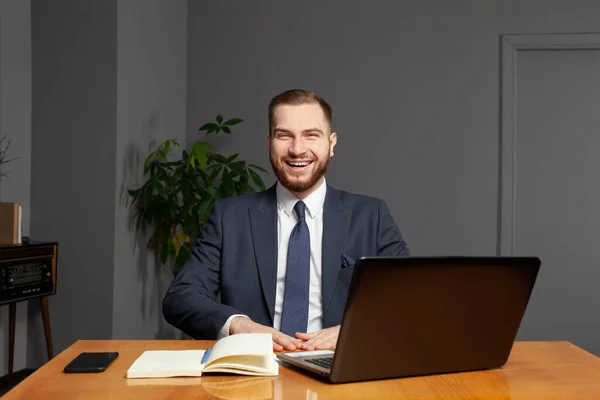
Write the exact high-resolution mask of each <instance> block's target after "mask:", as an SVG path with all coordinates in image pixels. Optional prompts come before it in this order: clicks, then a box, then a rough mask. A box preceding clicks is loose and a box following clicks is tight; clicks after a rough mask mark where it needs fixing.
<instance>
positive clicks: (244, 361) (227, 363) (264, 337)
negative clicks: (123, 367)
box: [126, 333, 279, 379]
mask: <svg viewBox="0 0 600 400" xmlns="http://www.w3.org/2000/svg"><path fill="white" fill-rule="evenodd" d="M213 372H215V373H229V374H238V375H253V376H277V375H278V374H279V364H278V363H277V359H276V358H275V353H274V352H273V338H272V336H271V334H270V333H242V334H237V335H231V336H227V337H224V338H223V339H221V340H218V341H217V342H216V343H215V345H214V346H213V347H212V349H207V350H146V351H144V352H143V353H142V355H140V356H139V357H138V358H137V359H136V360H135V361H134V362H133V364H132V365H131V367H129V369H128V370H127V374H126V377H127V378H129V379H135V378H169V377H182V376H183V377H185V376H202V375H204V374H207V373H213Z"/></svg>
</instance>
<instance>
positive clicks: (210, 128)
mask: <svg viewBox="0 0 600 400" xmlns="http://www.w3.org/2000/svg"><path fill="white" fill-rule="evenodd" d="M218 126H219V125H217V124H215V123H213V122H209V123H206V124H204V125H202V126H201V127H200V128H199V129H198V130H199V131H206V133H207V134H209V133H211V132H212V131H214V130H216V129H217V128H218Z"/></svg>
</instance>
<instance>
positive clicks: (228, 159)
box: [227, 153, 240, 162]
mask: <svg viewBox="0 0 600 400" xmlns="http://www.w3.org/2000/svg"><path fill="white" fill-rule="evenodd" d="M239 155H240V153H235V154H232V155H230V156H229V157H227V162H232V161H233V160H235V159H236V158H238V156H239Z"/></svg>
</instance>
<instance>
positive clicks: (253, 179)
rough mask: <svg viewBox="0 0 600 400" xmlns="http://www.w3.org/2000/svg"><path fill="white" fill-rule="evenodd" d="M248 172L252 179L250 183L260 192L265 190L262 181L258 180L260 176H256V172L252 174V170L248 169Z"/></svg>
mask: <svg viewBox="0 0 600 400" xmlns="http://www.w3.org/2000/svg"><path fill="white" fill-rule="evenodd" d="M248 172H249V173H250V177H251V178H252V182H254V184H255V185H256V186H257V187H258V188H259V189H260V190H265V184H264V183H263V181H262V179H261V178H260V176H258V174H257V173H256V172H254V171H253V170H251V169H248Z"/></svg>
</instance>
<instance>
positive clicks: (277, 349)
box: [273, 340, 283, 351]
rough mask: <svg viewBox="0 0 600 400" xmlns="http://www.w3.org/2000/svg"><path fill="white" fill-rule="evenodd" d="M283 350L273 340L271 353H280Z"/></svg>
mask: <svg viewBox="0 0 600 400" xmlns="http://www.w3.org/2000/svg"><path fill="white" fill-rule="evenodd" d="M282 350H283V346H281V345H280V344H279V343H277V342H276V341H274V340H273V351H282Z"/></svg>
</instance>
